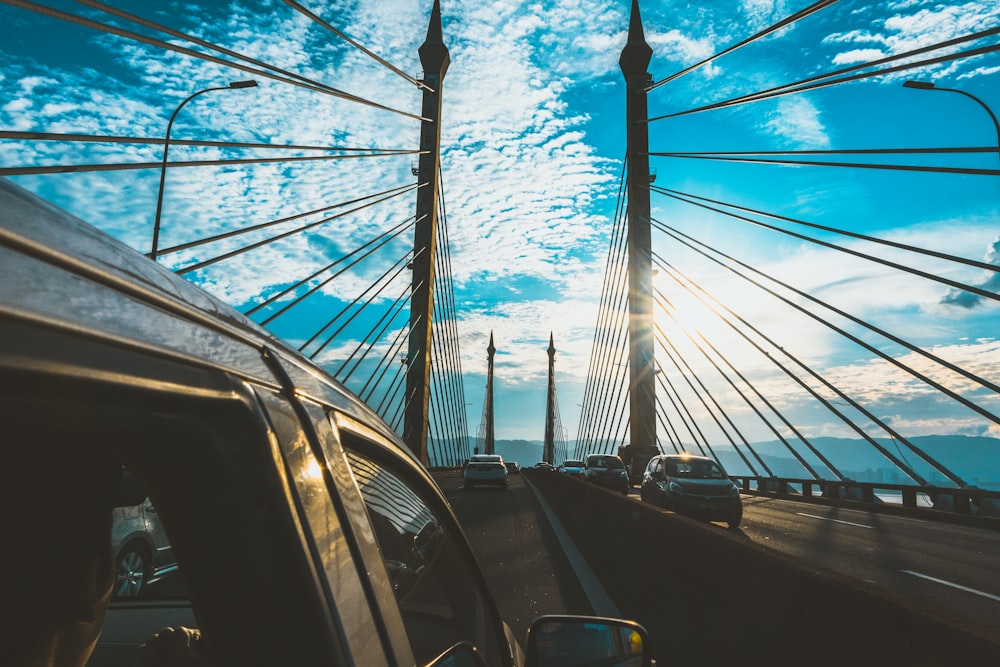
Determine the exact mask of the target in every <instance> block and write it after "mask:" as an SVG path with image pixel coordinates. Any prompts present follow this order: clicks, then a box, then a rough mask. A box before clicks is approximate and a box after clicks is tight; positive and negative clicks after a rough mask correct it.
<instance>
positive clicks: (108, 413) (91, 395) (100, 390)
mask: <svg viewBox="0 0 1000 667" xmlns="http://www.w3.org/2000/svg"><path fill="white" fill-rule="evenodd" d="M0 264H2V266H3V273H4V279H3V280H2V281H0V423H2V424H3V425H4V433H5V437H4V438H3V439H2V440H0V448H2V456H3V460H4V466H5V471H6V472H7V473H8V475H7V478H6V482H5V483H4V484H3V485H0V501H2V502H0V510H2V512H0V519H2V520H0V531H2V532H3V534H4V536H5V539H7V540H8V541H9V543H10V544H12V545H17V548H16V549H14V548H9V549H4V550H2V553H0V589H2V590H3V591H4V594H5V595H4V603H5V604H6V605H8V611H9V614H8V617H9V618H13V619H15V620H17V621H18V622H23V623H29V622H32V621H33V620H34V619H37V618H41V619H43V620H44V621H45V622H46V623H49V624H52V625H54V626H58V627H74V628H76V627H78V626H82V624H83V623H84V622H86V623H89V624H90V625H88V626H87V627H88V629H89V628H91V627H94V624H95V623H96V629H97V631H98V632H100V640H99V642H98V644H97V647H96V649H95V650H94V652H93V654H92V655H91V656H90V660H89V662H88V663H87V665H88V667H112V666H118V665H133V664H135V658H136V655H135V654H136V649H137V647H138V646H139V645H140V644H141V643H143V642H145V641H146V640H147V639H148V638H149V637H150V636H151V635H153V633H154V632H156V631H158V630H160V629H161V628H164V627H165V626H174V627H176V626H179V625H183V626H188V627H190V626H195V625H196V626H197V627H198V629H199V630H200V632H201V638H202V639H201V642H203V644H201V645H203V646H205V650H207V651H209V652H210V653H211V657H212V658H213V659H214V663H215V664H216V665H218V667H236V666H239V667H246V666H252V665H294V666H295V667H312V666H316V667H319V666H320V665H323V666H324V667H337V666H346V665H364V666H365V667H390V666H392V665H407V666H410V665H419V666H421V667H423V666H429V665H435V666H438V665H477V666H478V667H482V665H488V666H490V667H493V666H497V667H521V666H522V665H524V664H525V661H526V660H527V661H529V663H528V664H537V663H538V660H537V653H536V657H533V655H532V653H533V652H534V651H555V652H556V653H559V652H560V651H561V648H560V645H561V644H562V643H563V642H565V644H566V646H567V647H570V648H572V647H576V646H578V645H579V644H580V643H581V642H582V641H583V639H585V636H586V635H588V634H593V633H594V632H603V633H608V634H609V635H610V636H613V637H614V638H616V639H619V638H623V637H624V638H628V639H630V640H631V639H632V638H635V637H639V638H640V639H641V638H643V637H644V636H645V634H644V631H643V630H642V629H641V628H639V627H638V626H635V625H634V624H630V623H628V622H625V621H614V620H611V621H609V620H607V619H597V618H590V617H587V618H584V617H576V618H571V619H563V618H558V619H553V618H547V617H542V618H541V619H536V621H535V622H534V623H533V624H532V626H531V629H530V630H529V633H528V642H527V645H528V647H529V649H528V655H527V656H525V655H524V654H523V653H522V651H521V648H520V644H519V642H518V641H516V640H515V639H514V638H513V636H512V634H511V632H510V630H509V628H508V626H507V625H506V624H505V623H504V622H503V620H502V619H501V617H500V614H499V611H498V609H497V605H496V603H495V602H494V599H493V597H492V595H491V593H490V589H489V587H488V586H487V582H486V580H485V577H484V575H483V573H482V571H481V570H480V569H479V567H478V564H477V562H476V558H475V556H474V554H473V551H472V548H471V547H470V545H469V542H468V540H467V539H466V537H465V534H464V533H463V532H462V528H461V526H460V525H459V523H458V520H457V519H456V517H455V515H454V513H453V512H452V510H451V507H450V506H449V504H448V501H447V500H446V498H445V496H444V495H443V493H442V492H441V490H440V489H439V488H438V486H437V485H436V484H435V482H434V480H433V478H432V477H431V475H430V473H429V471H428V470H427V468H426V467H425V466H424V465H423V464H422V463H421V462H420V460H419V459H418V458H417V457H416V456H415V455H414V454H413V453H412V452H411V451H410V449H409V448H408V447H406V445H405V444H404V443H403V442H402V441H401V440H400V439H399V437H398V436H397V435H396V434H395V433H394V432H393V431H392V429H391V428H390V427H389V426H388V425H387V424H386V423H385V422H384V421H383V420H382V419H381V418H379V417H378V416H377V415H376V414H375V413H374V411H372V410H371V409H370V408H369V407H368V406H366V405H365V404H364V403H363V402H362V401H361V400H359V399H358V398H357V397H356V396H354V395H353V394H351V393H350V392H349V391H347V390H346V389H345V388H344V387H343V386H342V385H340V384H339V383H337V382H336V381H334V380H333V379H332V378H331V377H330V376H329V375H328V374H326V373H325V372H324V371H323V370H322V369H321V368H319V367H318V366H316V365H314V364H313V363H311V362H310V361H309V360H308V359H307V358H305V357H304V356H302V355H301V354H299V353H297V352H296V351H295V350H294V349H292V348H291V347H289V346H288V345H286V344H285V343H284V342H283V341H281V340H280V339H278V338H276V337H274V336H273V335H272V334H270V333H269V332H267V331H266V330H265V329H263V328H261V327H259V326H257V325H255V324H254V323H252V322H250V321H249V320H248V319H246V318H245V317H243V316H242V315H240V314H239V313H237V312H236V311H234V310H232V309H231V308H229V307H228V306H227V305H225V304H224V303H222V302H221V301H219V300H217V299H215V298H213V297H211V296H210V295H208V294H207V293H205V292H203V291H202V290H200V289H198V288H197V287H195V286H194V285H192V284H190V283H188V282H187V281H185V280H184V279H183V278H180V277H178V276H176V275H175V274H174V273H172V272H171V271H169V270H167V269H165V268H163V267H161V266H159V265H157V264H156V263H154V262H152V261H150V260H149V259H147V258H146V257H144V256H143V255H141V254H140V253H138V252H136V251H134V250H131V249H129V248H127V247H125V246H124V245H122V244H120V243H118V242H116V241H113V240H112V239H110V238H109V237H107V236H105V235H104V234H101V233H100V232H98V231H97V230H95V229H93V228H91V227H89V226H87V225H86V224H85V223H83V222H82V221H80V220H78V219H76V218H73V217H72V216H69V215H68V214H66V213H64V212H62V211H60V210H58V209H56V208H54V207H53V206H51V205H49V204H47V203H45V202H44V201H42V200H41V199H39V198H37V197H36V196H34V195H32V194H30V193H28V192H27V191H25V190H23V189H21V188H18V187H17V186H14V185H13V184H11V183H10V182H9V181H6V180H4V179H0ZM125 473H128V474H127V475H126V474H125ZM128 480H133V482H131V483H127V481H128ZM146 498H148V504H146V501H145V500H144V499H146ZM137 504H144V506H146V507H148V508H150V507H151V508H155V515H156V518H157V520H158V521H159V522H160V523H161V524H162V528H163V530H164V531H165V536H166V538H168V541H169V544H170V545H172V547H173V556H172V557H171V560H174V559H175V560H176V565H177V568H178V575H179V581H181V582H182V583H183V593H184V595H182V596H180V597H171V598H164V599H157V600H150V599H149V595H148V594H149V593H151V592H152V588H153V587H149V588H150V590H149V591H145V590H142V589H145V588H146V586H145V585H143V587H142V589H140V590H141V591H142V597H140V598H138V599H137V598H127V597H126V598H123V599H119V600H112V601H111V603H110V606H108V607H107V613H106V615H105V617H104V620H103V627H102V626H101V624H100V614H99V613H98V610H97V609H95V608H94V605H96V604H98V603H97V602H96V601H95V602H93V603H91V602H90V601H92V600H95V598H94V595H92V594H90V593H88V591H93V590H94V589H95V585H103V584H101V582H100V581H98V580H95V577H94V570H95V569H96V568H98V567H100V566H101V565H100V563H101V562H104V563H105V564H106V566H107V570H108V571H109V572H108V577H107V580H108V583H107V586H108V589H110V588H111V585H112V583H113V580H111V573H110V570H111V565H112V563H111V560H110V559H111V558H112V557H113V556H112V554H111V544H110V543H108V542H103V541H104V540H105V539H107V540H109V541H110V539H112V538H111V521H110V519H111V513H112V511H113V510H112V508H113V507H134V506H135V505H137ZM77 515H78V516H77ZM105 517H106V518H105ZM53 519H56V520H55V521H53ZM82 519H86V521H83V520H82ZM102 526H103V527H104V528H103V529H102ZM95 527H96V528H95ZM92 528H93V532H88V531H90V530H91V529H92ZM101 531H106V532H107V537H106V538H105V537H104V532H101ZM143 531H145V528H143ZM116 539H119V541H121V543H122V544H127V541H122V540H121V539H120V538H116ZM102 542H103V544H102ZM102 550H104V553H105V555H104V556H101V552H102ZM122 553H125V552H122ZM133 562H134V563H137V562H138V561H134V559H133ZM154 562H156V561H155V559H154ZM135 570H136V571H137V572H138V571H140V570H141V571H142V572H143V576H145V573H146V572H148V571H150V570H149V568H146V567H145V566H143V565H141V564H136V565H135ZM31 572H40V573H44V576H40V577H32V576H30V573H31ZM26 577H27V578H26ZM144 581H145V580H144ZM127 583H128V578H127V577H124V578H122V579H121V580H119V584H123V585H125V584H127ZM132 583H138V581H137V580H135V581H133V582H132ZM146 583H148V582H146ZM126 588H127V586H126ZM85 596H86V597H85ZM101 600H102V601H101V602H100V604H101V605H102V608H101V610H100V611H103V604H104V601H106V597H105V598H101ZM85 602H86V604H85ZM24 610H30V612H29V611H24ZM22 611H23V613H22ZM633 633H634V634H633ZM533 636H534V637H535V638H533ZM539 636H544V637H546V640H545V641H539V640H538V639H537V637H539ZM550 637H557V638H558V641H556V642H555V643H553V641H550V640H549V639H548V638H550ZM94 638H95V639H96V635H95V636H94ZM638 644H639V645H641V644H642V642H641V641H640V642H638ZM87 645H89V644H87ZM619 645H620V646H621V647H622V648H620V649H619V650H620V654H619V656H618V662H620V663H623V664H624V663H625V662H626V661H633V659H634V658H635V657H636V656H635V653H634V651H632V648H630V647H634V646H636V643H635V642H631V641H626V642H624V643H622V642H619ZM647 645H648V644H647ZM531 647H536V648H531ZM593 657H596V656H593ZM601 657H604V656H603V654H602V656H601ZM638 659H639V660H640V661H641V662H642V664H643V665H648V664H649V656H648V655H647V656H642V655H639V656H638ZM575 664H580V663H575ZM629 664H631V662H629Z"/></svg>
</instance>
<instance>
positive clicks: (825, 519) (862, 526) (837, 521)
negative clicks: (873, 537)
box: [796, 512, 875, 530]
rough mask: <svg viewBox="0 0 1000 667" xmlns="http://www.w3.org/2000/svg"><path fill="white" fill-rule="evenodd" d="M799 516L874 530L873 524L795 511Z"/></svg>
mask: <svg viewBox="0 0 1000 667" xmlns="http://www.w3.org/2000/svg"><path fill="white" fill-rule="evenodd" d="M796 514H798V515H799V516H807V517H809V518H810V519H819V520H820V521H832V522H833V523H842V524H844V525H846V526H857V527H858V528H868V529H869V530H874V529H875V526H866V525H865V524H863V523H852V522H850V521H841V520H840V519H830V518H828V517H825V516H816V515H815V514H806V513H805V512H796Z"/></svg>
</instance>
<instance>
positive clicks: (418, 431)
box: [403, 0, 451, 464]
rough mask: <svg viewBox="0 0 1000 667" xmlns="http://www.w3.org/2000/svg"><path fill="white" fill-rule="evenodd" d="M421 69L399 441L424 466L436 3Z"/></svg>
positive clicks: (436, 135) (437, 129)
mask: <svg viewBox="0 0 1000 667" xmlns="http://www.w3.org/2000/svg"><path fill="white" fill-rule="evenodd" d="M418 52H419V53H420V64H421V65H422V66H423V68H424V79H423V83H424V85H425V86H426V87H425V88H424V98H423V107H422V111H421V114H420V115H421V116H423V118H424V119H425V120H423V121H421V123H422V125H421V128H420V151H421V153H420V160H419V162H418V172H417V178H418V181H417V183H418V186H419V187H418V189H417V206H416V218H417V222H416V226H415V228H414V232H413V261H412V267H413V276H412V283H411V284H412V287H411V289H410V339H409V348H408V350H407V354H406V361H407V369H406V396H405V398H404V401H405V405H406V407H405V412H404V413H403V441H404V442H405V443H406V444H407V445H408V446H409V448H410V449H411V450H413V453H414V454H416V455H417V456H418V457H419V458H420V460H421V461H423V462H424V463H425V464H426V463H427V462H428V459H427V432H428V420H427V413H428V408H429V406H430V391H431V390H430V387H431V349H432V347H431V335H432V333H431V332H432V325H433V313H434V261H435V257H436V255H437V244H436V239H437V223H438V166H439V164H440V158H439V151H440V147H441V86H442V83H443V81H444V75H445V72H447V71H448V65H449V63H450V62H451V56H450V55H449V53H448V47H446V46H445V45H444V40H443V37H442V34H441V3H440V0H434V8H433V9H432V10H431V20H430V24H429V25H428V26H427V38H426V39H425V40H424V43H423V44H422V45H421V46H420V48H419V49H418Z"/></svg>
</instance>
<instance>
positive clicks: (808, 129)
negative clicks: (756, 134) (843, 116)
mask: <svg viewBox="0 0 1000 667" xmlns="http://www.w3.org/2000/svg"><path fill="white" fill-rule="evenodd" d="M764 129H765V130H766V131H767V132H768V133H770V134H772V135H774V136H776V137H778V138H779V139H782V140H784V143H786V144H790V145H793V146H796V147H802V148H826V147H828V146H829V145H830V139H829V137H828V136H827V133H826V128H825V127H824V126H823V122H822V121H821V119H820V111H819V109H818V108H817V107H816V105H814V104H813V103H812V102H811V101H810V100H808V99H806V98H804V97H794V98H790V97H783V98H780V99H779V100H778V102H777V105H776V108H775V109H774V111H772V112H771V113H770V114H769V115H768V119H767V122H766V123H765V124H764Z"/></svg>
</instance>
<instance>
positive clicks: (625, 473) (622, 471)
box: [618, 470, 628, 477]
mask: <svg viewBox="0 0 1000 667" xmlns="http://www.w3.org/2000/svg"><path fill="white" fill-rule="evenodd" d="M618 476H619V477H627V476H628V473H627V472H625V471H624V470H619V471H618Z"/></svg>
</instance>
